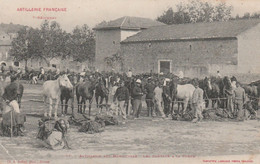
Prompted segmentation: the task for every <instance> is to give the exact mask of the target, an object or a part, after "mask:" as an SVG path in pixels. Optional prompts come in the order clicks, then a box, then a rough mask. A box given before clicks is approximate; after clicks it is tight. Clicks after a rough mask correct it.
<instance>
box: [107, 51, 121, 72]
mask: <svg viewBox="0 0 260 164" xmlns="http://www.w3.org/2000/svg"><path fill="white" fill-rule="evenodd" d="M104 61H105V63H106V64H107V66H108V67H111V68H112V69H115V67H116V66H122V65H123V58H122V56H121V55H120V54H119V53H116V54H113V55H112V56H111V57H106V58H105V59H104Z"/></svg>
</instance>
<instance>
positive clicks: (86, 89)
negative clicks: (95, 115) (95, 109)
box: [76, 81, 95, 116]
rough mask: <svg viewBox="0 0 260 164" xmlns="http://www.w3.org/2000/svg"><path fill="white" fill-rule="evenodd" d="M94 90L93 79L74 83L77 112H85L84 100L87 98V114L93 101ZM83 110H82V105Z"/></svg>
mask: <svg viewBox="0 0 260 164" xmlns="http://www.w3.org/2000/svg"><path fill="white" fill-rule="evenodd" d="M94 91H95V82H93V81H85V82H79V83H78V84H77V85H76V97H77V102H78V113H85V109H86V100H89V116H90V111H91V104H92V101H93V96H94ZM80 99H81V101H80ZM83 104H84V106H83V110H82V105H83Z"/></svg>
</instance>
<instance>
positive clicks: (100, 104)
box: [98, 96, 104, 114]
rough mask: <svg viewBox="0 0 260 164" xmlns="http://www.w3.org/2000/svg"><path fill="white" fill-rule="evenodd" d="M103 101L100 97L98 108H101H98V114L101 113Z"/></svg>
mask: <svg viewBox="0 0 260 164" xmlns="http://www.w3.org/2000/svg"><path fill="white" fill-rule="evenodd" d="M103 100H104V97H103V96H101V98H100V102H99V106H101V107H100V108H99V112H98V113H99V114H100V113H101V112H102V108H103V106H102V104H103Z"/></svg>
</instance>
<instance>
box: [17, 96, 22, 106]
mask: <svg viewBox="0 0 260 164" xmlns="http://www.w3.org/2000/svg"><path fill="white" fill-rule="evenodd" d="M21 99H22V98H21V95H20V94H18V95H17V102H18V104H19V108H21Z"/></svg>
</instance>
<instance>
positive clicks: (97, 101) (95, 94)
mask: <svg viewBox="0 0 260 164" xmlns="http://www.w3.org/2000/svg"><path fill="white" fill-rule="evenodd" d="M95 98H96V103H97V108H98V107H99V104H98V96H97V95H96V94H95Z"/></svg>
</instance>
